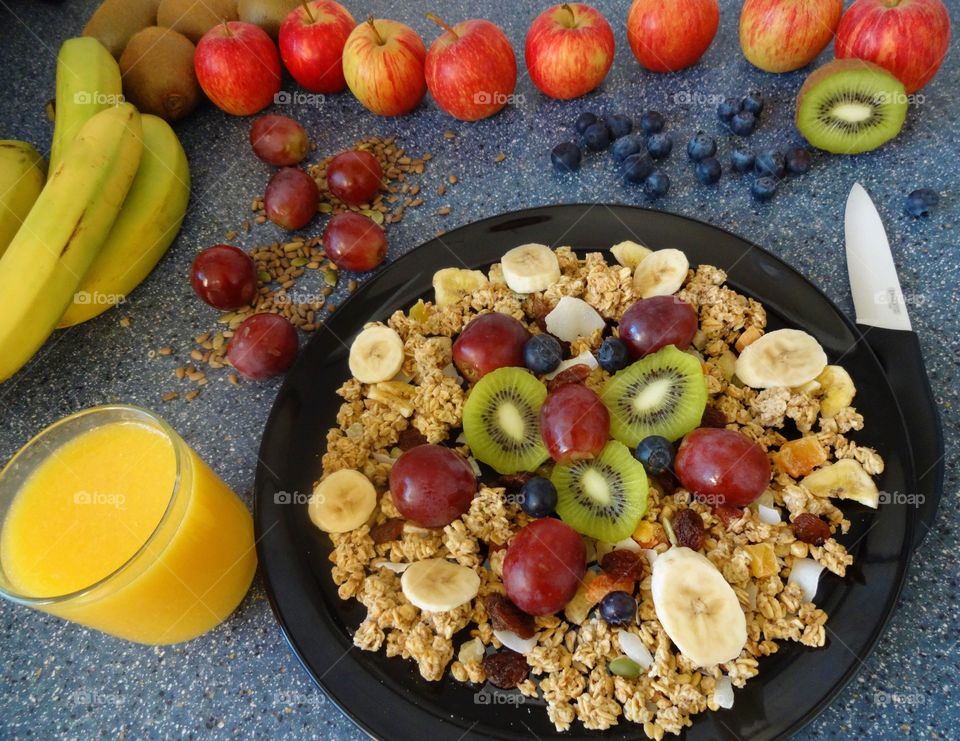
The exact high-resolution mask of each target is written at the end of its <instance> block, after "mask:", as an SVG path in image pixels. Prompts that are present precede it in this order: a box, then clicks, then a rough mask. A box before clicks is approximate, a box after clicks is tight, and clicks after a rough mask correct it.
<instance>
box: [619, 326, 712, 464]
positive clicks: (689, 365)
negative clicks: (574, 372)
mask: <svg viewBox="0 0 960 741" xmlns="http://www.w3.org/2000/svg"><path fill="white" fill-rule="evenodd" d="M600 398H601V399H603V403H604V404H605V405H606V407H607V410H608V411H609V412H610V434H611V435H613V437H615V438H616V439H617V440H619V441H620V442H622V443H623V444H624V445H629V446H630V447H631V448H632V447H634V446H636V444H637V443H638V442H640V441H641V440H643V438H645V437H647V436H649V435H662V436H663V437H665V438H667V440H676V439H677V438H679V437H681V436H682V435H685V434H687V433H688V432H690V430H692V429H693V428H694V427H696V426H697V425H698V424H700V418H701V417H703V410H704V408H705V407H706V405H707V383H706V381H705V379H704V377H703V368H702V367H701V365H700V361H699V360H698V359H697V358H695V357H694V356H693V355H690V354H689V353H685V352H681V351H680V350H678V349H677V348H676V347H674V346H673V345H667V346H666V347H665V348H663V349H662V350H658V351H657V352H655V353H651V354H650V355H647V356H646V357H645V358H642V359H641V360H638V361H637V362H636V363H634V364H633V365H628V366H627V367H626V368H624V369H623V370H622V371H619V372H618V373H617V374H616V375H615V376H614V377H613V378H611V379H610V380H609V381H607V385H606V386H604V388H603V393H602V394H601V395H600Z"/></svg>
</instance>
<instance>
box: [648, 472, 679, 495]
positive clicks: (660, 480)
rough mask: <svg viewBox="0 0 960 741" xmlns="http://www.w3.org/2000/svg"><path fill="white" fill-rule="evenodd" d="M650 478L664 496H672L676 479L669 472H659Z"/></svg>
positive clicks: (675, 486) (675, 487)
mask: <svg viewBox="0 0 960 741" xmlns="http://www.w3.org/2000/svg"><path fill="white" fill-rule="evenodd" d="M652 478H653V482H654V483H655V484H656V486H657V488H658V489H659V490H660V491H661V492H662V493H663V495H664V496H666V497H669V496H673V493H674V492H675V491H676V490H677V481H676V479H674V478H673V476H672V475H671V474H670V473H661V474H658V475H656V476H653V477H652Z"/></svg>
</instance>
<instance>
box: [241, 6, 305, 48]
mask: <svg viewBox="0 0 960 741" xmlns="http://www.w3.org/2000/svg"><path fill="white" fill-rule="evenodd" d="M299 5H300V0H238V2H237V14H238V15H239V16H240V20H241V21H246V22H247V23H253V24H254V25H256V26H260V28H262V29H263V30H264V31H266V32H267V33H268V34H270V37H271V38H272V39H273V40H274V41H276V40H277V35H278V34H279V33H280V24H281V23H283V21H284V19H285V18H286V17H287V16H288V15H290V11H291V10H293V9H294V8H296V7H298V6H299Z"/></svg>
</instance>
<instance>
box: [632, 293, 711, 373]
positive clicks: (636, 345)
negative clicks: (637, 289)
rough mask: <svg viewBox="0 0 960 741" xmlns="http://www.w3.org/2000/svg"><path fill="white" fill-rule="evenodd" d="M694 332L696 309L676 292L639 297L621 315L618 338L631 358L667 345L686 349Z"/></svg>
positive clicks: (695, 327)
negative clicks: (677, 295)
mask: <svg viewBox="0 0 960 741" xmlns="http://www.w3.org/2000/svg"><path fill="white" fill-rule="evenodd" d="M696 333H697V312H696V311H694V309H693V307H692V306H691V305H690V304H688V303H687V302H686V301H684V300H683V299H679V298H676V297H675V296H654V297H653V298H644V299H640V300H639V301H637V302H636V303H635V304H633V305H632V306H631V307H630V308H629V309H627V310H626V311H625V312H623V316H622V317H620V339H621V340H623V341H624V342H625V343H626V345H627V349H628V350H629V351H630V354H631V355H632V356H633V357H634V358H642V357H643V356H644V355H649V354H650V353H652V352H656V351H657V350H659V349H660V348H662V347H666V346H667V345H675V346H676V348H677V349H678V350H685V349H686V348H687V347H689V345H690V341H691V340H693V336H694V335H695V334H696Z"/></svg>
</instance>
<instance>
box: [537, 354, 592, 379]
mask: <svg viewBox="0 0 960 741" xmlns="http://www.w3.org/2000/svg"><path fill="white" fill-rule="evenodd" d="M575 365H588V366H590V368H591V369H592V368H598V367H599V366H600V364H599V363H598V362H597V359H596V358H595V357H593V353H592V352H590V351H589V350H584V351H583V352H582V353H580V354H579V355H577V357H575V358H570V360H564V361H563V362H562V363H560V365H558V366H557V367H556V368H555V369H554V370H553V371H551V372H550V373H547V374H546V375H544V378H546V379H547V380H548V381H549V380H550V379H551V378H553V377H554V376H556V375H557V374H559V373H563V371H565V370H566V369H567V368H572V367H573V366H575Z"/></svg>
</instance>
